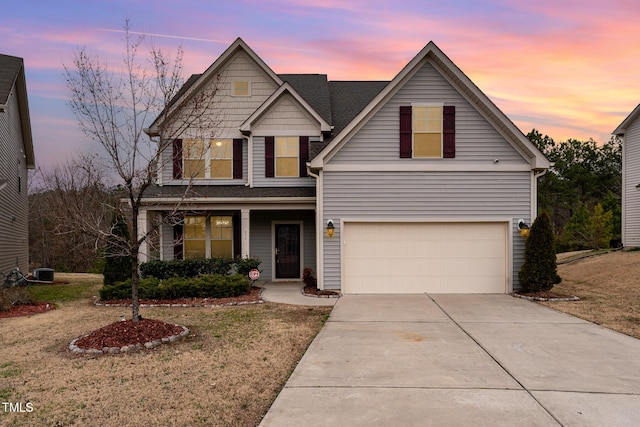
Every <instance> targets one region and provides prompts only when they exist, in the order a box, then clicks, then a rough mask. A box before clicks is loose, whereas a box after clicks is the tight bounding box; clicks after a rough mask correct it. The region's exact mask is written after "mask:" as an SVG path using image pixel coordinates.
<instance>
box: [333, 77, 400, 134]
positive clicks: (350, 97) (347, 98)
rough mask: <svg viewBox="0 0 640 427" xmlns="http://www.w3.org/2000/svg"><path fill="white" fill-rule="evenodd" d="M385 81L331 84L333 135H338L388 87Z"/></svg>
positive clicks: (336, 82)
mask: <svg viewBox="0 0 640 427" xmlns="http://www.w3.org/2000/svg"><path fill="white" fill-rule="evenodd" d="M388 83H389V82H385V81H332V82H329V93H330V94H331V110H332V113H333V117H334V119H333V123H332V125H333V126H334V130H333V134H334V135H337V134H338V133H340V131H342V129H344V127H345V126H346V125H347V124H349V123H350V122H351V121H352V120H353V119H354V118H355V117H356V116H357V115H358V113H360V111H362V109H363V108H364V107H366V106H367V105H368V104H369V102H371V100H372V99H373V98H375V96H376V95H377V94H378V93H380V91H382V89H384V87H385V86H387V84H388Z"/></svg>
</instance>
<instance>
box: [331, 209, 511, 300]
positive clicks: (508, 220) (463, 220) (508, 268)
mask: <svg viewBox="0 0 640 427" xmlns="http://www.w3.org/2000/svg"><path fill="white" fill-rule="evenodd" d="M350 222H365V223H376V222H381V223H394V222H396V223H413V224H420V223H424V224H443V223H445V224H446V223H449V224H450V223H465V224H476V223H482V222H487V223H502V224H504V226H505V227H507V229H506V236H507V241H506V242H505V245H506V246H505V250H506V251H507V256H506V265H505V276H506V277H505V293H506V294H510V293H511V292H513V277H512V275H513V238H514V235H515V233H514V231H513V218H503V217H476V218H396V217H382V218H370V217H366V218H361V217H347V218H340V233H339V236H340V237H339V238H340V284H341V285H340V286H341V288H342V286H343V284H344V283H345V277H344V265H345V259H344V254H345V249H344V245H345V240H344V233H343V231H344V227H345V223H347V224H348V223H350ZM341 290H343V289H341Z"/></svg>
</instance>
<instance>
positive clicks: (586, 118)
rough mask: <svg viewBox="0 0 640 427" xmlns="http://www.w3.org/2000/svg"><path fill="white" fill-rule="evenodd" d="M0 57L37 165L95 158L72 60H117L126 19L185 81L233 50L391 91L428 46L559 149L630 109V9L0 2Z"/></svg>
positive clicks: (577, 2)
mask: <svg viewBox="0 0 640 427" xmlns="http://www.w3.org/2000/svg"><path fill="white" fill-rule="evenodd" d="M8 3H9V4H3V7H2V9H3V10H2V15H0V53H3V54H7V55H14V56H19V57H22V58H24V60H25V66H26V75H27V91H28V95H29V106H30V111H31V126H32V129H33V134H34V145H35V150H36V161H37V163H38V165H39V166H42V167H44V168H48V167H50V166H52V165H55V164H57V163H60V162H62V161H64V159H66V158H68V157H69V156H71V155H72V154H73V153H74V152H76V151H83V152H93V151H96V149H97V148H96V146H95V143H93V142H91V141H88V140H87V139H86V138H85V137H84V136H83V135H82V133H81V132H80V131H79V130H78V127H77V125H76V123H75V121H74V118H73V116H72V114H71V112H70V110H69V108H68V106H67V98H68V92H67V89H66V87H65V83H64V78H63V64H67V65H70V64H71V61H72V56H73V50H74V48H77V47H86V48H87V50H88V51H89V52H91V53H96V54H99V55H101V56H104V57H109V58H112V59H113V60H114V61H116V60H119V58H120V54H121V52H122V46H123V42H122V33H121V31H120V30H122V28H123V25H124V20H125V18H130V19H131V26H132V30H133V31H138V32H142V33H146V34H149V38H148V40H149V41H150V42H153V44H154V45H156V46H159V47H162V48H163V49H166V50H170V51H175V49H176V47H177V46H178V45H182V47H183V49H184V51H185V55H184V67H185V69H184V74H185V75H184V77H188V75H190V74H192V73H201V72H203V71H204V70H205V69H206V68H207V67H208V66H209V65H210V64H211V63H212V62H213V61H214V60H215V59H216V58H217V57H218V56H219V55H220V53H222V52H223V51H224V49H226V48H227V47H228V46H229V45H230V44H231V43H232V42H233V41H234V40H235V39H236V38H237V37H242V38H243V39H244V40H245V42H247V43H248V44H249V46H251V47H252V48H253V49H254V50H255V51H256V53H257V54H258V55H259V56H260V57H261V58H262V59H263V60H264V61H265V62H266V63H267V65H269V66H270V67H271V68H272V69H273V70H274V71H275V72H276V73H323V74H327V75H328V77H329V79H331V80H390V79H392V78H393V77H394V76H395V75H396V74H397V73H398V72H399V71H400V69H401V68H402V67H403V66H404V65H406V63H407V62H409V61H410V60H411V59H412V58H413V57H414V56H415V55H416V54H417V53H418V52H419V51H420V49H422V48H423V47H424V46H425V45H426V44H427V43H428V42H429V41H431V40H432V41H434V42H435V43H436V44H437V45H438V46H439V47H440V49H442V50H443V51H444V53H445V54H446V55H447V56H448V57H449V58H450V59H451V60H452V61H453V62H454V63H455V64H456V65H457V66H458V67H460V69H461V70H462V71H463V72H464V73H465V74H466V75H467V76H468V77H469V78H470V79H471V80H472V81H473V82H474V83H475V84H476V85H477V86H478V87H479V88H480V89H481V90H482V91H483V92H484V93H485V94H487V95H488V96H489V97H490V98H491V99H492V100H493V101H494V102H495V103H496V104H497V105H498V107H499V108H501V109H502V110H503V111H504V112H505V113H506V115H507V116H508V117H509V118H510V119H511V120H513V121H514V123H515V124H516V125H517V126H518V127H519V128H520V130H521V131H522V132H523V133H525V134H526V133H528V132H529V131H530V130H531V129H532V128H536V129H538V130H539V131H540V132H542V133H543V134H548V135H549V136H551V137H552V138H554V139H555V140H556V141H563V140H566V139H568V138H575V139H581V140H586V139H589V138H593V139H594V140H596V141H598V142H601V143H603V142H606V141H608V140H609V138H610V133H611V131H613V129H615V128H616V126H617V125H618V124H620V122H621V121H622V120H623V119H624V118H625V117H626V116H627V115H628V114H629V113H630V112H631V111H632V110H633V108H635V106H636V105H638V103H640V2H638V1H637V0H608V1H602V0H536V1H531V0H484V1H481V0H473V1H472V0H468V1H459V0H448V1H442V0H440V1H431V0H428V1H419V0H402V1H383V0H371V1H370V0H349V1H340V0H309V1H306V0H234V1H226V0H225V1H217V0H189V1H178V0H172V1H169V0H156V1H153V2H151V1H146V0H108V1H92V0H82V1H77V0H57V1H55V2H52V1H49V0H47V1H45V0H41V1H38V0H22V1H17V0H8Z"/></svg>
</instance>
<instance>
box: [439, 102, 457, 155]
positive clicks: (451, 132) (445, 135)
mask: <svg viewBox="0 0 640 427" xmlns="http://www.w3.org/2000/svg"><path fill="white" fill-rule="evenodd" d="M442 157H444V158H445V159H453V158H455V157H456V107H455V106H454V105H445V106H444V108H443V109H442Z"/></svg>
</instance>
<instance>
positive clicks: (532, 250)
mask: <svg viewBox="0 0 640 427" xmlns="http://www.w3.org/2000/svg"><path fill="white" fill-rule="evenodd" d="M518 278H519V279H520V286H522V291H523V292H540V291H548V290H550V289H551V288H553V285H555V284H556V283H560V281H561V280H562V279H561V278H560V276H558V266H557V264H556V252H555V248H554V240H553V230H552V229H551V221H550V220H549V215H547V213H546V212H542V213H541V214H540V215H538V218H536V220H535V221H534V222H533V225H532V226H531V229H530V230H529V237H527V241H526V243H525V249H524V264H522V267H521V268H520V272H519V273H518Z"/></svg>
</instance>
